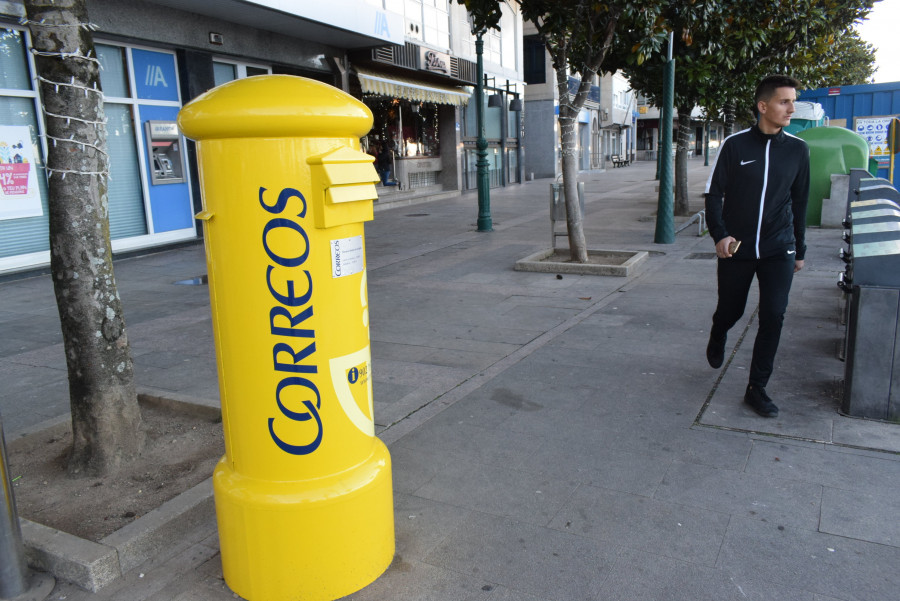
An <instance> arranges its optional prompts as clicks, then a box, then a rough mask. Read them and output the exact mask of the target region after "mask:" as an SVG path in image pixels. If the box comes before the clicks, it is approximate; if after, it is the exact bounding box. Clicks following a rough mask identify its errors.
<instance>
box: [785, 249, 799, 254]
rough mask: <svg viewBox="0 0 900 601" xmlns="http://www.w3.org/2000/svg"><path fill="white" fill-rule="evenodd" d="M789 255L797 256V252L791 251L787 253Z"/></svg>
mask: <svg viewBox="0 0 900 601" xmlns="http://www.w3.org/2000/svg"><path fill="white" fill-rule="evenodd" d="M787 254H789V255H796V254H797V251H796V250H789V251H787Z"/></svg>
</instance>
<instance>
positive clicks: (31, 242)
mask: <svg viewBox="0 0 900 601" xmlns="http://www.w3.org/2000/svg"><path fill="white" fill-rule="evenodd" d="M25 36H26V33H25V31H23V30H19V29H0V127H3V128H4V131H8V132H10V133H15V132H19V131H22V132H25V130H24V129H20V128H27V132H25V133H24V135H23V136H21V137H27V139H25V140H19V139H13V138H12V137H9V139H2V140H0V163H7V164H11V163H12V162H13V161H15V160H16V159H15V158H14V155H15V154H16V153H14V152H13V147H14V146H18V145H19V144H21V143H24V144H30V145H31V148H30V153H29V154H30V156H31V157H32V160H33V161H34V167H35V174H34V175H35V176H36V177H35V179H36V182H37V185H38V190H39V196H40V200H39V202H40V213H41V214H40V215H34V216H31V217H16V213H15V212H14V211H11V210H7V208H8V207H7V206H6V205H7V204H9V205H14V204H16V203H17V202H19V201H18V199H17V198H16V196H15V195H12V194H10V195H7V194H6V192H5V191H4V193H3V196H2V197H0V198H2V199H3V205H4V206H0V269H2V268H3V267H5V266H6V265H7V263H8V261H7V260H4V259H6V258H8V257H14V256H16V255H24V254H31V253H42V252H48V251H49V248H50V241H49V226H48V219H47V179H46V176H47V174H46V170H45V165H44V159H43V157H44V153H43V149H42V147H41V144H40V130H39V128H38V120H37V114H38V113H37V106H36V103H37V91H36V90H35V89H34V88H33V87H32V79H31V75H30V74H31V69H30V65H29V59H28V55H27V52H26V43H25ZM6 128H9V129H6ZM6 137H7V136H4V138H6Z"/></svg>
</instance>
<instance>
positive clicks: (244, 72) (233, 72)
mask: <svg viewBox="0 0 900 601" xmlns="http://www.w3.org/2000/svg"><path fill="white" fill-rule="evenodd" d="M271 72H272V69H270V68H269V67H264V66H262V65H251V64H248V63H238V62H233V61H224V60H215V61H213V82H214V83H215V84H216V85H217V86H220V85H222V84H223V83H228V82H229V81H234V80H235V79H244V78H245V77H253V76H254V75H268V74H269V73H271Z"/></svg>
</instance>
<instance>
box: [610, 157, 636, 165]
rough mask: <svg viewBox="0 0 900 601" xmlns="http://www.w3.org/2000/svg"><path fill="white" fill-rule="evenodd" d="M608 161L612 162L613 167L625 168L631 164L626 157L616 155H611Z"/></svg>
mask: <svg viewBox="0 0 900 601" xmlns="http://www.w3.org/2000/svg"><path fill="white" fill-rule="evenodd" d="M609 160H610V161H611V162H612V164H613V167H625V166H627V165H628V164H629V163H631V161H630V160H628V158H627V157H624V156H621V155H618V154H614V155H611V156H610V157H609Z"/></svg>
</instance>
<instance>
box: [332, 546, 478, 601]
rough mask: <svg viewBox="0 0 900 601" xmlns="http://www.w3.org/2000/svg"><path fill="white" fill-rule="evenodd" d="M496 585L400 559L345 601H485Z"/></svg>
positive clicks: (440, 568)
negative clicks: (387, 600)
mask: <svg viewBox="0 0 900 601" xmlns="http://www.w3.org/2000/svg"><path fill="white" fill-rule="evenodd" d="M493 587H494V584H493V582H492V580H491V579H489V578H488V576H487V575H482V574H473V575H466V574H459V573H458V572H457V571H454V570H450V569H446V568H444V567H442V566H435V565H432V562H421V561H415V560H412V559H410V560H407V559H406V558H404V557H400V556H397V557H395V558H394V562H393V563H392V564H391V566H390V567H389V568H388V569H387V571H386V572H385V573H384V574H383V575H382V576H381V577H380V578H378V580H376V581H375V582H373V583H372V584H370V585H369V586H367V587H365V588H364V589H362V590H361V591H359V592H357V593H354V594H352V595H348V596H346V597H343V598H342V599H343V601H385V600H386V599H390V600H391V601H483V600H484V599H486V598H488V595H489V591H491V590H492V589H493Z"/></svg>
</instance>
